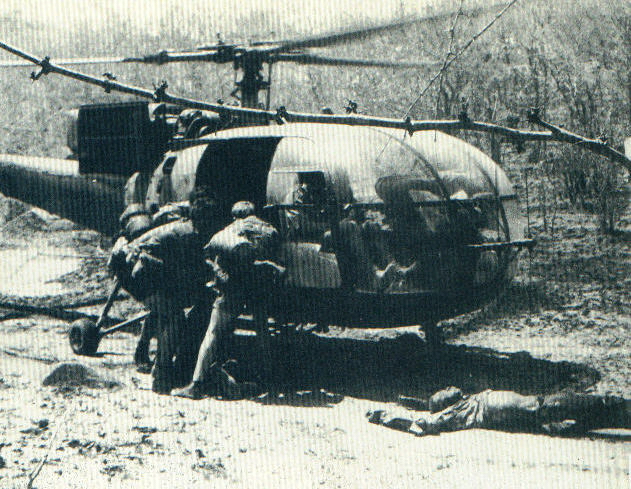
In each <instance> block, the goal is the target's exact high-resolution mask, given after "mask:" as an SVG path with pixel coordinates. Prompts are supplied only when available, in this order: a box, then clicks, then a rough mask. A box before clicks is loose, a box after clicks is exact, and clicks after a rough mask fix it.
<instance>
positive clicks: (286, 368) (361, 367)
mask: <svg viewBox="0 0 631 489" xmlns="http://www.w3.org/2000/svg"><path fill="white" fill-rule="evenodd" d="M233 341H234V345H233V347H232V348H233V349H231V351H232V352H233V354H234V356H235V358H236V359H237V360H238V364H239V365H240V368H239V370H240V372H239V376H240V377H242V378H244V379H250V380H257V381H259V382H260V383H262V384H263V386H264V387H266V388H267V389H271V390H276V391H280V392H296V391H299V390H311V391H316V390H319V389H325V390H326V391H329V392H334V393H337V394H341V395H344V396H346V395H348V396H353V397H358V398H364V399H371V400H375V401H394V400H396V399H397V397H398V396H399V395H407V396H415V397H421V398H426V397H428V396H429V395H431V394H432V393H433V392H435V391H436V390H438V389H440V388H443V387H445V386H449V385H455V386H458V387H460V388H462V389H463V390H464V391H466V392H478V391H481V390H484V389H489V388H490V389H504V390H514V391H517V392H520V393H523V394H545V393H551V392H557V391H559V390H561V389H564V388H572V389H584V388H586V387H587V386H590V385H593V384H594V383H596V382H597V381H598V380H599V378H600V374H599V373H598V371H596V370H595V369H593V368H591V367H588V366H586V365H581V364H577V363H571V362H551V361H548V360H540V359H535V358H532V357H531V356H530V355H529V354H528V353H525V352H520V353H513V354H506V353H501V352H497V351H495V350H490V349H482V348H471V347H466V346H452V345H445V346H444V347H442V349H441V351H440V352H439V353H437V354H434V355H432V354H430V352H429V351H428V349H427V347H426V344H425V342H424V341H423V340H422V339H421V338H420V337H419V336H417V335H415V334H411V333H407V334H403V335H401V336H399V337H397V338H394V339H384V338H381V339H379V340H359V339H349V338H336V337H330V336H327V337H325V336H318V335H310V334H298V335H292V337H291V338H284V337H282V336H281V337H275V338H272V340H271V354H270V356H271V358H270V365H272V368H271V369H270V371H268V372H265V371H264V369H262V368H261V367H260V366H261V365H262V362H261V357H260V350H259V349H258V348H257V342H256V338H255V337H254V336H244V335H236V336H235V337H234V340H233ZM247 366H250V367H247Z"/></svg>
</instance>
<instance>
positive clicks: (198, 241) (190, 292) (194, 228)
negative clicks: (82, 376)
mask: <svg viewBox="0 0 631 489" xmlns="http://www.w3.org/2000/svg"><path fill="white" fill-rule="evenodd" d="M190 207H191V209H190V214H191V217H190V219H188V218H180V219H177V220H171V221H170V222H167V223H166V224H163V225H161V226H158V227H155V228H153V229H150V230H149V231H147V232H145V233H144V234H142V235H141V236H139V237H138V238H136V239H134V240H133V241H131V242H130V243H128V244H127V245H125V246H122V247H121V248H120V249H118V250H116V251H115V252H114V253H113V255H112V259H111V260H110V266H111V268H112V269H113V270H114V272H115V274H116V276H117V278H118V279H119V280H120V282H121V284H122V286H123V287H124V288H125V289H127V291H128V292H130V293H131V294H132V295H133V296H134V297H135V298H136V299H138V300H140V301H142V302H144V304H145V305H146V306H147V307H148V308H149V310H150V317H152V320H153V322H154V325H155V329H156V332H157V337H158V351H157V354H156V360H155V364H154V367H153V371H152V375H153V385H152V389H153V390H154V391H155V392H158V393H169V392H170V391H171V389H172V388H173V387H174V385H175V383H176V375H175V374H176V371H177V372H184V373H185V372H186V371H187V370H188V371H189V375H190V369H189V368H187V367H188V366H187V362H189V363H191V362H192V363H194V353H195V351H196V347H195V346H194V344H195V337H196V334H195V332H194V331H192V330H189V331H186V334H183V333H184V327H185V316H184V308H185V307H190V306H193V309H192V310H191V312H190V313H189V319H190V321H189V323H190V325H191V326H195V325H197V324H199V323H200V322H201V324H202V325H205V324H207V318H206V319H204V310H207V309H209V307H208V305H209V303H210V299H209V297H208V291H207V289H206V288H205V283H206V280H207V266H206V264H205V261H204V257H203V245H204V243H205V242H206V240H207V239H208V237H209V236H211V235H212V234H213V232H215V231H216V230H217V229H218V228H220V227H221V222H220V216H219V215H218V207H217V205H216V203H215V202H214V201H213V200H212V199H211V198H210V197H209V194H208V192H207V191H206V190H205V189H199V190H196V191H195V192H194V193H193V194H192V195H191V206H190ZM141 340H144V341H146V340H147V338H141ZM139 343H140V342H139ZM140 346H141V345H140V344H139V348H140ZM142 346H143V348H144V347H145V346H146V345H144V344H143V345H142ZM176 352H177V357H176V359H175V360H176V364H174V361H173V360H174V356H175V355H176ZM141 353H142V352H141ZM136 357H137V360H138V357H139V351H138V349H137V353H136ZM191 358H192V359H191ZM191 367H192V364H191ZM180 385H182V384H180Z"/></svg>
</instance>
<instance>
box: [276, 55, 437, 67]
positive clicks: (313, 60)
mask: <svg viewBox="0 0 631 489" xmlns="http://www.w3.org/2000/svg"><path fill="white" fill-rule="evenodd" d="M270 61H290V62H293V63H299V64H305V65H307V64H308V65H329V66H375V67H381V68H427V67H428V66H433V65H436V64H437V63H436V62H431V61H427V62H424V63H411V62H405V61H373V60H369V59H351V58H333V57H329V56H319V55H316V54H302V53H288V54H284V53H281V54H276V55H274V56H272V57H271V58H270Z"/></svg>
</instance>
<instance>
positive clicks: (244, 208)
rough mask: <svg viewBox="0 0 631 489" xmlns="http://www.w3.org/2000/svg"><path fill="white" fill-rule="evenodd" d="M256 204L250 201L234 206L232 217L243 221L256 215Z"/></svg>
mask: <svg viewBox="0 0 631 489" xmlns="http://www.w3.org/2000/svg"><path fill="white" fill-rule="evenodd" d="M254 210H255V207H254V204H253V203H252V202H250V201H248V200H241V201H239V202H237V203H236V204H234V205H233V206H232V217H233V218H235V219H243V218H245V217H248V216H251V215H253V214H254Z"/></svg>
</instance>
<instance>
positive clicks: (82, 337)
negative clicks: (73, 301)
mask: <svg viewBox="0 0 631 489" xmlns="http://www.w3.org/2000/svg"><path fill="white" fill-rule="evenodd" d="M68 340H69V341H70V348H72V351H73V352H74V353H75V354H77V355H87V356H92V355H94V354H95V353H96V351H97V350H98V348H99V342H100V341H101V336H100V334H99V328H98V327H97V326H96V323H94V321H90V320H89V319H78V320H76V321H74V322H73V323H72V325H71V326H70V331H69V332H68Z"/></svg>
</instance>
